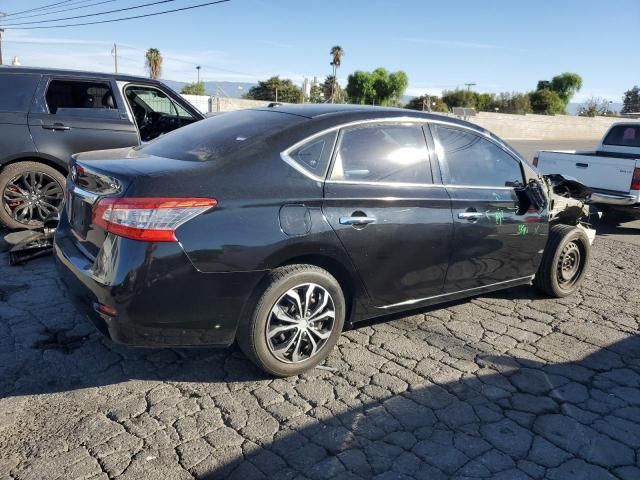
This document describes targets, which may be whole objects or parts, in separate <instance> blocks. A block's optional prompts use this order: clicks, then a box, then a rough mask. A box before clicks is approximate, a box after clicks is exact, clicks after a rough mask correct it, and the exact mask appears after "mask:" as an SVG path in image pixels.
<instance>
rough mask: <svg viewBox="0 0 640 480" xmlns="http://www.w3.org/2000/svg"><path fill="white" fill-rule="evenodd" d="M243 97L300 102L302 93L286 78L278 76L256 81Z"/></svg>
mask: <svg viewBox="0 0 640 480" xmlns="http://www.w3.org/2000/svg"><path fill="white" fill-rule="evenodd" d="M244 98H248V99H251V100H268V101H272V102H275V101H278V102H286V103H300V102H301V101H302V98H303V93H302V90H301V89H300V88H298V87H297V86H296V85H295V84H294V83H293V82H292V81H291V80H289V79H288V78H280V77H279V76H277V75H276V76H275V77H271V78H269V79H267V80H264V81H261V82H258V85H256V86H255V87H251V89H250V90H249V91H248V92H247V93H246V94H245V95H244Z"/></svg>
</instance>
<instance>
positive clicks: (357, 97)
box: [347, 70, 376, 105]
mask: <svg viewBox="0 0 640 480" xmlns="http://www.w3.org/2000/svg"><path fill="white" fill-rule="evenodd" d="M347 95H349V102H351V103H359V104H361V105H365V104H371V103H373V102H374V101H375V98H376V91H375V89H374V88H373V77H372V75H371V73H369V72H364V71H362V70H356V71H355V72H353V73H352V74H351V75H349V78H348V79H347Z"/></svg>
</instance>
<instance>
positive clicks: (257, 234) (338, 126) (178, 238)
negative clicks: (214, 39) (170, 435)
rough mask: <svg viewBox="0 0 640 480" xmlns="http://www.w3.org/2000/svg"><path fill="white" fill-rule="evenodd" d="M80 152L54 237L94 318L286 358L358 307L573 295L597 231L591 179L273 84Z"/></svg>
mask: <svg viewBox="0 0 640 480" xmlns="http://www.w3.org/2000/svg"><path fill="white" fill-rule="evenodd" d="M70 170H71V173H70V175H69V177H68V179H67V192H68V193H67V199H66V206H65V208H64V210H63V212H62V216H61V220H60V224H59V225H58V228H57V230H56V234H55V246H54V249H55V256H56V259H57V265H58V268H59V272H60V275H61V277H62V279H63V280H64V283H65V284H66V285H67V286H68V288H69V289H70V291H71V292H72V293H73V296H74V298H75V299H76V300H77V302H78V304H79V305H80V306H81V308H83V309H84V311H86V312H87V314H88V315H89V316H90V318H91V319H92V320H93V322H94V323H95V324H96V326H97V327H98V329H99V330H100V331H102V332H103V333H104V334H106V335H107V336H109V337H110V338H111V339H112V340H114V341H116V342H120V343H125V344H130V345H143V346H169V345H189V346H192V345H216V346H228V345H230V344H231V343H233V342H235V341H237V342H238V344H239V345H240V347H241V348H242V350H243V351H244V352H245V353H246V354H247V356H248V357H249V358H251V359H252V360H253V361H254V362H255V363H256V364H257V365H258V366H259V367H261V368H262V369H264V370H266V371H267V372H270V373H271V374H274V375H278V376H287V375H294V374H298V373H300V372H303V371H305V370H307V369H309V368H312V367H313V366H315V365H317V364H318V363H320V362H321V361H323V360H324V359H325V358H326V356H327V355H328V354H329V353H330V351H331V349H332V348H333V347H334V345H335V344H336V342H337V339H338V337H339V335H340V332H341V331H342V330H343V328H344V327H345V325H352V324H355V323H357V322H359V321H362V320H365V319H370V318H373V317H378V316H384V315H388V314H391V313H395V312H400V311H406V310H412V309H417V308H422V307H426V306H430V305H433V304H437V303H442V302H447V301H451V300H454V299H459V298H464V297H470V296H474V295H478V294H482V293H485V292H489V291H493V290H498V289H503V288H507V287H512V286H516V285H523V284H531V283H533V285H534V286H535V287H537V288H538V289H539V290H541V291H542V292H544V293H545V294H547V295H550V296H554V297H562V296H566V295H570V294H571V293H573V292H575V291H576V289H577V288H578V287H579V285H580V284H581V282H582V280H583V278H584V275H585V272H586V270H587V267H588V264H589V255H590V245H591V242H592V241H593V238H594V233H595V232H594V231H593V230H592V229H591V228H590V227H589V221H590V220H589V218H590V212H589V207H588V205H586V201H587V199H588V196H589V191H588V189H586V188H584V187H583V186H582V185H580V184H578V183H577V182H573V181H571V180H567V179H563V178H562V177H556V176H548V177H542V176H540V175H539V174H538V173H537V172H536V170H535V169H534V168H533V167H532V166H531V165H529V164H528V163H527V162H526V161H525V160H524V159H522V157H520V156H519V154H518V153H517V152H515V150H513V149H512V148H510V147H509V146H508V145H507V144H506V143H505V142H503V141H502V140H500V139H499V138H497V137H495V136H494V135H492V134H491V133H489V132H487V131H486V130H484V129H482V128H480V127H478V126H476V125H473V124H471V123H468V122H464V121H460V120H456V119H453V118H449V117H445V116H439V115H432V114H425V113H422V112H414V111H409V110H400V109H391V108H371V107H361V106H345V105H305V106H282V105H278V104H273V105H271V106H269V107H265V108H259V109H253V110H244V111H238V112H232V113H227V114H225V115H222V116H219V117H214V118H210V119H207V120H204V121H202V122H198V123H195V124H193V125H190V126H187V127H184V128H182V129H180V130H177V131H175V132H172V133H169V134H167V135H165V136H162V137H160V138H158V139H157V140H156V141H154V142H153V143H150V144H148V145H144V146H141V147H135V148H127V149H119V150H105V151H96V152H90V153H84V154H80V155H77V156H76V157H75V159H74V160H73V162H72V164H71V169H70ZM469 321H474V320H473V319H469Z"/></svg>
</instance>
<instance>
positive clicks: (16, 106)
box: [0, 73, 40, 112]
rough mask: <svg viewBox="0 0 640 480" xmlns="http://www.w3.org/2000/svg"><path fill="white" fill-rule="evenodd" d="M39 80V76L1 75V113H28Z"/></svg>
mask: <svg viewBox="0 0 640 480" xmlns="http://www.w3.org/2000/svg"><path fill="white" fill-rule="evenodd" d="M39 80H40V76H39V75H28V74H25V75H23V74H19V73H7V74H4V75H0V92H1V93H0V112H28V111H29V106H30V105H31V99H32V98H33V94H34V93H35V91H36V88H37V86H38V81H39Z"/></svg>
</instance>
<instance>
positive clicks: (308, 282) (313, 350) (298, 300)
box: [238, 265, 346, 377]
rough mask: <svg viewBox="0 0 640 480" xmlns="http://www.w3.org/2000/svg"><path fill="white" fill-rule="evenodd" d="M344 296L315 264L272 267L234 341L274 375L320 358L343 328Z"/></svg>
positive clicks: (309, 365) (311, 364)
mask: <svg viewBox="0 0 640 480" xmlns="http://www.w3.org/2000/svg"><path fill="white" fill-rule="evenodd" d="M345 311H346V308H345V300H344V295H343V293H342V289H341V288H340V284H339V283H338V281H337V280H336V279H335V278H334V277H333V276H332V275H331V274H329V273H328V272H327V271H326V270H323V269H322V268H319V267H316V266H314V265H289V266H286V267H281V268H278V269H276V270H274V271H273V272H272V273H271V275H270V276H269V279H268V283H267V287H266V289H265V290H264V292H263V293H262V295H261V297H260V299H259V300H258V303H257V305H256V308H255V310H254V312H253V315H252V316H251V318H250V319H249V321H248V322H243V323H242V324H241V326H240V328H239V329H238V344H239V345H240V348H241V349H242V351H243V352H244V353H245V354H246V355H247V356H248V357H249V358H250V359H251V360H252V361H253V362H254V363H255V364H256V365H257V366H258V367H260V368H262V369H263V370H265V371H267V372H269V373H271V374H272V375H276V376H279V377H286V376H289V375H297V374H299V373H302V372H304V371H306V370H309V369H310V368H313V367H314V366H316V365H317V364H319V363H320V362H322V361H323V360H324V359H325V358H326V357H327V356H328V355H329V353H330V352H331V350H332V349H333V347H334V346H335V344H336V342H337V341H338V337H339V336H340V333H341V332H342V327H343V325H344V319H345Z"/></svg>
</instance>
